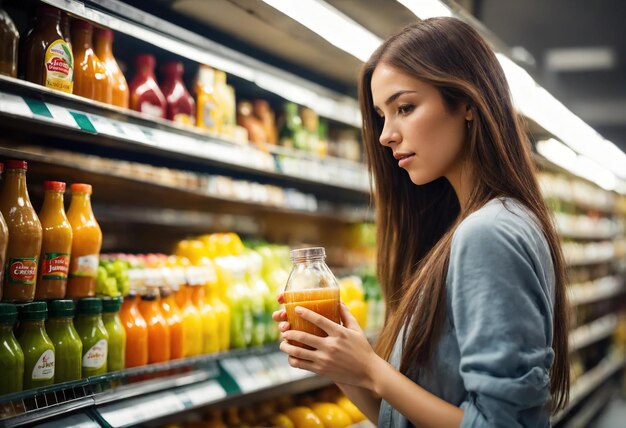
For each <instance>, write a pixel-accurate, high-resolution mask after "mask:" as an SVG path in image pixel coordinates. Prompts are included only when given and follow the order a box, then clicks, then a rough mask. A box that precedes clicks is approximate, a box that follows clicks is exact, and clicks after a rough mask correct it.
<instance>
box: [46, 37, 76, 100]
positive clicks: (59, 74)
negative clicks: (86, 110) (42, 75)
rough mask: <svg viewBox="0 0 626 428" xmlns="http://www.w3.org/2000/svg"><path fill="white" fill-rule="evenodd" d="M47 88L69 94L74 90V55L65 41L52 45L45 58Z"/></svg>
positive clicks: (57, 41) (58, 41)
mask: <svg viewBox="0 0 626 428" xmlns="http://www.w3.org/2000/svg"><path fill="white" fill-rule="evenodd" d="M44 66H45V68H46V80H45V86H46V87H48V88H53V89H57V90H59V91H63V92H67V93H69V94H71V93H72V91H73V90H74V55H72V49H71V48H70V47H69V45H68V44H67V42H65V40H61V39H59V40H55V41H54V42H52V43H50V45H49V46H48V49H47V50H46V56H45V58H44Z"/></svg>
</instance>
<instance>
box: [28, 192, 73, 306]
mask: <svg viewBox="0 0 626 428" xmlns="http://www.w3.org/2000/svg"><path fill="white" fill-rule="evenodd" d="M44 190H45V196H44V201H43V207H42V208H41V212H40V213H39V220H40V221H41V227H42V230H43V239H42V244H41V256H40V257H39V280H38V281H37V289H36V290H35V298H36V299H37V300H49V299H63V298H64V297H65V286H66V285H67V273H68V270H69V267H70V252H71V251H72V236H73V232H72V225H71V224H70V222H69V220H68V219H67V216H66V215H65V208H64V207H63V193H64V192H65V183H62V182H60V181H46V182H44Z"/></svg>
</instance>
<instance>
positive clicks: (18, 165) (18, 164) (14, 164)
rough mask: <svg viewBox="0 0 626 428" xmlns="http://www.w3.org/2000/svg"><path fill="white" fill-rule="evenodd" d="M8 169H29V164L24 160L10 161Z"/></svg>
mask: <svg viewBox="0 0 626 428" xmlns="http://www.w3.org/2000/svg"><path fill="white" fill-rule="evenodd" d="M7 169H23V170H27V169H28V163H27V162H26V161H23V160H10V161H8V162H7Z"/></svg>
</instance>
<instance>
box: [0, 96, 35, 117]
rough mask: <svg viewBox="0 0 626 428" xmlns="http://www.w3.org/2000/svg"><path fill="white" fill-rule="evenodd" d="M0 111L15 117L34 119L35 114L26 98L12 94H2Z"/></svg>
mask: <svg viewBox="0 0 626 428" xmlns="http://www.w3.org/2000/svg"><path fill="white" fill-rule="evenodd" d="M0 111H2V112H3V113H8V114H13V115H15V116H22V117H33V112H32V111H31V110H30V108H29V107H28V104H26V101H24V98H22V97H18V96H17V95H12V94H5V93H0Z"/></svg>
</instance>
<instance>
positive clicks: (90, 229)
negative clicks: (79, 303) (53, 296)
mask: <svg viewBox="0 0 626 428" xmlns="http://www.w3.org/2000/svg"><path fill="white" fill-rule="evenodd" d="M70 189H71V191H72V202H71V204H70V209H69V210H68V211H67V218H68V220H69V221H70V224H71V225H72V231H73V234H74V236H73V238H72V257H71V259H70V272H69V277H68V280H67V292H66V297H68V298H81V297H91V296H95V295H96V275H97V273H98V259H99V257H100V249H101V248H102V231H101V230H100V226H99V225H98V222H97V221H96V218H95V216H94V215H93V210H92V209H91V192H92V189H91V185H90V184H82V183H74V184H72V186H71V187H70Z"/></svg>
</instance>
